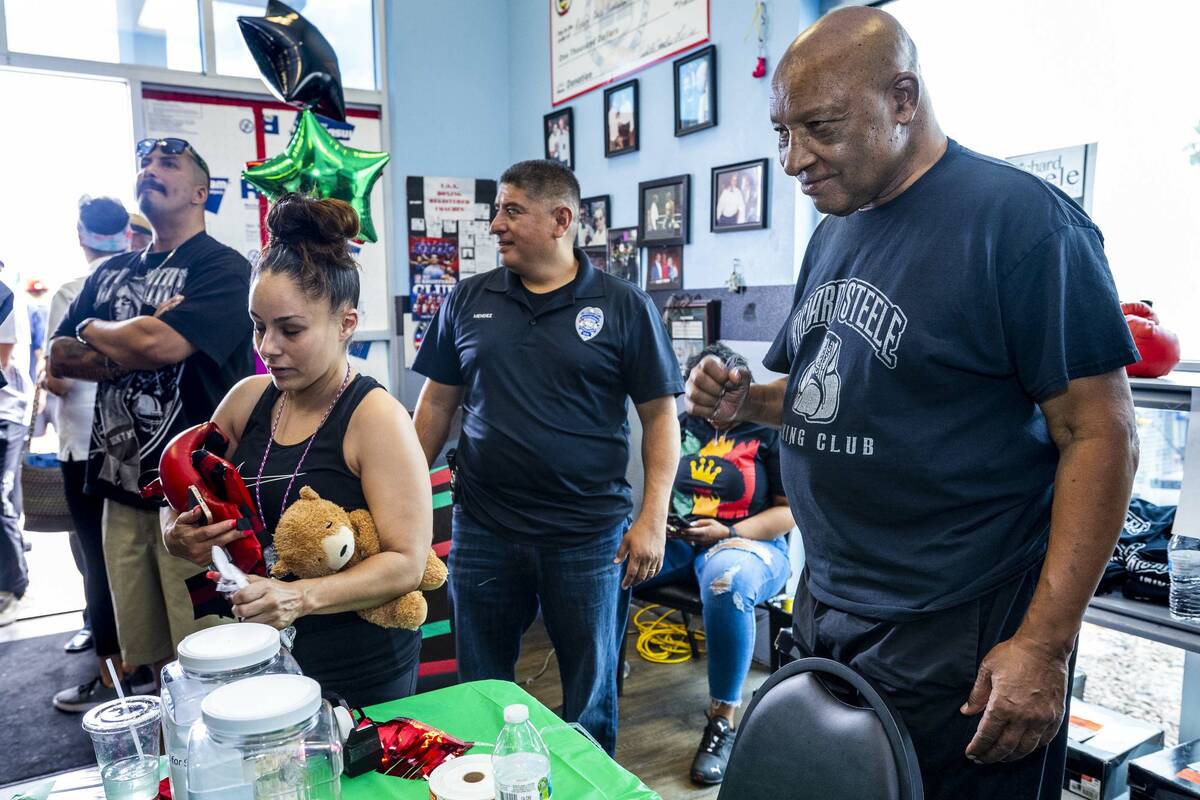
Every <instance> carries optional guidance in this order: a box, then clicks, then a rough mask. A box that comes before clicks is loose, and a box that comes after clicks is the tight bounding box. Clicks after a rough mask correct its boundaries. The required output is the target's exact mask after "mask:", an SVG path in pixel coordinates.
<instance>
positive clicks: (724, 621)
mask: <svg viewBox="0 0 1200 800" xmlns="http://www.w3.org/2000/svg"><path fill="white" fill-rule="evenodd" d="M788 571H789V562H788V552H787V540H786V539H785V538H784V537H782V536H781V537H779V538H778V539H775V540H774V541H770V542H760V541H757V540H754V539H743V538H742V537H740V536H735V537H734V538H732V539H726V540H725V541H722V542H718V543H717V544H715V545H712V546H710V547H705V548H701V547H697V546H696V545H692V544H689V543H687V542H685V541H683V540H682V539H668V540H667V549H666V553H665V554H664V556H663V567H662V571H661V572H659V573H658V575H656V576H655V577H654V578H652V579H650V580H648V581H646V582H645V583H643V584H642V586H644V587H646V588H650V587H653V586H663V585H665V584H670V583H684V582H688V583H690V582H691V581H692V580H693V579H694V580H695V581H697V582H698V583H699V586H700V597H701V599H702V600H703V601H704V636H705V642H706V643H707V646H708V659H707V660H708V693H709V696H710V697H711V698H712V699H713V700H715V701H717V702H719V703H728V704H729V705H733V706H736V705H740V704H741V701H742V685H743V684H744V683H745V682H746V673H747V672H748V671H749V669H750V659H751V657H752V656H753V655H754V606H756V605H757V604H758V603H761V602H762V601H763V600H766V599H767V598H768V597H771V596H772V595H775V594H778V593H779V592H780V591H781V590H782V589H783V586H784V584H785V583H786V582H787V578H788Z"/></svg>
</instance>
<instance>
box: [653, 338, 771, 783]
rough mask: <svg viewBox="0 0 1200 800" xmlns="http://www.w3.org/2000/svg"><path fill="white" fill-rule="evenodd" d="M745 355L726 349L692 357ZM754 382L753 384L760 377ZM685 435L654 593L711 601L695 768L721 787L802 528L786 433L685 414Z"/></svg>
mask: <svg viewBox="0 0 1200 800" xmlns="http://www.w3.org/2000/svg"><path fill="white" fill-rule="evenodd" d="M709 355H713V356H716V357H717V358H719V359H721V360H722V361H727V360H728V359H729V358H731V357H734V356H735V355H736V354H735V353H734V352H733V351H732V350H730V349H729V348H728V347H726V346H725V345H724V344H721V343H720V342H718V343H716V344H713V345H709V346H708V347H706V348H704V350H703V351H701V352H700V353H698V354H697V355H695V356H693V357H692V358H691V359H689V360H688V364H687V373H689V374H690V373H691V371H692V368H693V367H695V366H696V364H698V363H699V362H700V360H701V359H702V358H704V357H705V356H709ZM752 379H753V378H752ZM679 429H680V433H681V437H682V442H681V446H680V460H679V470H678V471H677V472H676V474H675V486H674V491H673V496H672V508H671V512H672V513H673V514H674V515H676V516H677V517H681V518H683V520H684V521H685V522H686V523H687V524H686V525H685V526H684V527H681V528H679V529H678V530H677V531H676V530H672V531H670V532H669V533H668V538H667V547H666V553H665V555H664V557H663V566H662V571H661V572H660V573H659V574H658V575H657V576H656V577H654V578H652V579H650V580H649V581H646V582H645V583H643V584H642V587H644V588H648V587H653V586H661V585H664V584H669V583H677V582H683V581H690V580H691V578H692V576H693V575H694V576H695V578H696V580H697V581H698V582H699V585H700V596H701V598H702V599H703V601H704V635H705V641H706V642H707V644H708V693H709V697H710V700H709V706H708V724H707V725H706V726H705V728H704V735H703V737H702V738H701V740H700V747H699V749H698V750H697V751H696V758H695V760H694V761H692V770H691V776H692V780H693V781H695V782H697V783H704V784H713V783H720V782H721V780H722V779H723V778H724V777H725V765H726V764H727V763H728V761H729V752H730V750H731V749H732V747H733V738H734V726H733V717H734V711H735V709H736V708H737V707H738V706H739V705H741V701H742V685H743V683H745V680H746V673H747V672H748V671H749V669H750V658H751V656H752V655H753V653H754V606H755V605H757V604H758V603H760V602H762V601H763V600H766V599H767V598H769V597H771V596H773V595H775V594H778V593H779V592H780V591H781V590H782V589H783V586H784V583H785V582H786V581H787V578H788V572H789V562H788V552H787V544H786V541H785V539H784V538H783V537H784V534H786V533H787V532H788V531H789V530H791V529H792V526H793V525H794V524H795V523H794V522H793V520H792V512H791V509H790V508H788V505H787V499H786V498H785V497H784V496H783V485H782V481H781V479H780V474H779V432H778V431H776V430H774V429H772V428H768V427H765V426H762V425H756V424H753V423H749V422H743V423H738V424H736V425H733V426H732V427H730V426H728V425H723V426H719V427H718V426H714V425H713V423H711V422H709V421H708V420H706V419H701V418H700V417H693V416H691V415H689V414H680V416H679Z"/></svg>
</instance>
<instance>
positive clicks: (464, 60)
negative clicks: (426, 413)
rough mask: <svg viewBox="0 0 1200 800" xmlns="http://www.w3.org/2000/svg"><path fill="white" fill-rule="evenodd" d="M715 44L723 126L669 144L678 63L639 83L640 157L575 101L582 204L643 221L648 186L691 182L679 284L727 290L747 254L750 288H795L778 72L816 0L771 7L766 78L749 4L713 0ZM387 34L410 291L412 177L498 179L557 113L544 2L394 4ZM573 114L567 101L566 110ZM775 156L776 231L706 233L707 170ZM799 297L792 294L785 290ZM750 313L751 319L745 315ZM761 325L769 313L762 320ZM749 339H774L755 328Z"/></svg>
mask: <svg viewBox="0 0 1200 800" xmlns="http://www.w3.org/2000/svg"><path fill="white" fill-rule="evenodd" d="M710 2H711V6H710V8H711V38H712V43H714V44H715V45H716V46H717V80H718V88H717V91H718V125H717V126H716V127H715V128H710V129H708V130H705V131H700V132H699V133H695V134H692V135H690V136H683V137H680V138H676V137H675V136H674V121H673V110H672V108H673V102H674V79H673V71H672V67H671V60H670V59H669V60H667V61H664V62H662V63H660V64H656V65H654V66H652V67H649V68H647V69H645V70H642V71H641V72H638V73H636V74H635V75H633V76H631V77H635V78H637V79H638V81H639V95H640V96H639V101H640V102H639V105H640V109H639V110H640V120H639V122H640V124H641V137H642V139H641V149H640V150H639V151H638V152H636V153H632V154H628V155H623V156H618V157H616V158H611V159H606V158H605V157H604V143H603V131H602V117H603V109H602V105H603V95H604V92H603V89H600V88H598V89H595V90H593V91H591V92H589V93H587V94H585V95H583V96H581V97H578V98H576V99H574V100H572V101H570V103H568V104H566V105H568V106H570V107H572V108H574V109H575V136H576V139H575V159H576V164H577V166H576V175H577V176H578V177H579V181H580V184H581V185H582V187H583V193H584V195H585V196H588V195H597V194H608V195H610V196H611V197H612V204H613V205H612V210H613V219H612V220H611V224H612V225H613V226H614V227H622V226H627V225H634V224H636V221H637V185H638V182H639V181H645V180H651V179H654V178H661V177H665V176H668V175H678V174H682V173H688V174H690V175H691V176H692V209H691V219H690V225H691V229H692V236H691V243H690V244H689V245H688V246H687V249H686V250H685V252H684V288H685V289H699V288H709V287H719V286H721V285H722V284H723V283H724V281H725V279H726V277H728V275H729V273H730V270H731V269H732V266H733V259H734V258H735V257H737V258H740V259H741V261H742V271H743V274H744V276H745V277H746V280H747V282H748V283H749V284H750V285H752V286H772V285H782V284H786V285H790V284H793V283H794V281H795V268H796V265H797V264H798V258H797V251H799V252H803V247H804V245H805V243H806V242H807V240H808V234H809V232H810V231H811V229H812V226H813V224H814V221H815V215H814V213H813V212H812V206H811V204H810V203H808V202H807V201H805V200H803V199H802V200H801V205H800V206H797V205H796V189H795V181H793V180H791V179H790V178H788V177H787V176H786V175H784V174H783V171H782V169H781V168H780V167H779V164H778V161H777V160H776V158H775V156H776V153H775V136H774V132H773V131H772V130H771V125H770V120H769V111H768V97H769V92H770V81H769V76H770V73H771V71H772V70H773V69H774V66H775V60H776V59H778V58H779V56H780V54H782V52H783V50H784V49H785V48H786V47H787V45H788V43H789V42H791V40H792V39H793V38H794V37H795V36H796V34H797V33H799V32H800V31H802V30H803V29H804V28H806V27H808V25H809V24H811V23H812V22H813V21H814V20H816V18H817V16H818V11H817V8H818V0H768V9H769V13H770V27H769V32H768V34H769V37H768V42H767V58H768V61H767V70H768V77H766V78H763V79H755V78H752V77H750V72H751V70H752V69H753V67H754V60H755V58H756V56H757V41H756V40H755V38H754V37H753V35H748V34H749V31H750V21H751V16H752V14H753V3H752V2H750V0H710ZM385 8H386V18H385V20H384V30H385V35H386V47H387V51H388V75H387V79H388V83H387V114H388V123H389V127H390V137H389V142H388V149H389V150H390V152H391V154H392V162H391V165H390V166H389V167H388V169H389V170H390V171H391V174H392V181H393V185H394V191H395V197H394V201H393V204H392V209H391V223H392V227H391V230H392V231H393V232H394V234H393V237H394V238H393V246H392V256H393V259H392V260H393V270H394V272H393V278H394V279H393V282H392V286H393V289H394V291H395V292H396V293H397V294H407V292H408V262H407V253H406V248H405V245H404V243H405V241H406V237H407V225H408V223H407V217H406V215H405V208H406V205H405V201H406V198H405V194H404V178H405V177H406V176H408V175H447V176H461V177H475V178H485V177H495V178H498V177H499V176H500V173H501V172H502V171H503V170H504V168H505V167H507V166H508V165H509V164H512V163H513V162H516V161H520V160H522V159H526V158H541V157H542V156H543V153H544V145H543V141H542V117H543V115H544V114H546V113H548V112H549V111H551V110H553V108H552V106H551V105H550V44H549V14H550V3H549V0H458V2H456V3H453V4H449V3H443V2H441V0H389V2H388V3H386V6H385ZM561 107H565V106H560V108H561ZM753 158H768V159H770V170H771V171H770V178H769V186H770V208H769V214H770V217H769V220H770V227H769V228H767V229H766V230H761V231H743V232H739V233H726V234H720V235H716V234H713V233H711V232H710V231H709V229H708V227H709V221H708V215H709V202H710V198H709V193H710V180H711V178H710V175H711V173H710V171H711V169H712V167H714V166H719V165H722V164H730V163H734V162H738V161H746V160H749V159H753ZM789 297H790V294H789ZM750 319H751V318H749V317H747V320H750ZM760 319H761V318H760ZM758 327H761V328H762V330H761V331H758V332H757V333H758V335H757V336H755V337H754V338H755V339H757V340H770V339H772V338H774V335H775V333H776V331H775V330H768V328H769V327H773V326H771V325H767V324H760V325H758ZM420 385H421V380H420V378H419V377H418V376H415V375H413V374H412V373H408V372H407V371H405V374H404V375H402V376H401V392H402V396H403V399H404V401H405V402H406V403H409V404H410V407H412V406H411V403H412V402H414V401H415V393H416V391H417V390H418V389H419V388H420Z"/></svg>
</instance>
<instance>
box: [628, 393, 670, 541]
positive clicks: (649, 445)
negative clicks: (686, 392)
mask: <svg viewBox="0 0 1200 800" xmlns="http://www.w3.org/2000/svg"><path fill="white" fill-rule="evenodd" d="M647 407H649V404H647ZM638 410H639V412H641V411H642V410H643V407H641V406H639V408H638ZM641 421H642V465H643V470H644V475H643V481H644V483H643V484H642V514H643V515H646V514H649V515H650V516H649V518H650V519H651V520H654V521H655V527H656V528H661V529H662V530H666V525H667V510H668V508H669V507H670V504H671V487H672V486H673V485H674V482H675V470H676V468H677V467H678V466H679V420H678V418H676V416H675V399H674V398H673V397H668V398H664V402H663V408H662V409H659V413H654V414H643V415H642V417H641Z"/></svg>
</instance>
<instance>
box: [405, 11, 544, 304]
mask: <svg viewBox="0 0 1200 800" xmlns="http://www.w3.org/2000/svg"><path fill="white" fill-rule="evenodd" d="M519 1H520V2H531V0H519ZM385 8H386V19H385V21H384V24H385V28H384V29H385V31H386V37H387V38H386V40H385V41H386V46H387V55H388V59H387V61H388V75H387V113H388V124H389V126H390V131H389V133H390V139H391V140H390V142H389V150H390V152H391V154H392V161H391V163H390V164H389V165H388V169H389V170H390V171H391V173H392V182H393V186H394V187H395V188H394V191H395V193H396V195H395V199H394V202H393V204H392V205H393V207H392V215H391V216H392V220H391V222H392V227H391V230H392V231H394V233H393V247H392V253H393V269H394V272H393V276H394V278H395V280H394V281H393V282H392V286H393V289H394V291H395V292H396V293H397V294H403V293H406V292H407V291H408V257H407V246H406V244H405V242H406V241H407V237H408V218H407V216H406V214H405V208H406V206H405V195H404V179H405V178H406V177H407V176H409V175H438V176H447V177H465V178H483V177H493V176H496V177H498V176H499V174H500V170H502V169H504V166H505V165H506V164H507V163H508V161H509V155H510V143H509V138H508V129H509V123H508V118H509V76H508V50H509V46H510V45H509V26H508V17H509V13H508V5H507V3H504V2H496V0H456V2H455V3H453V4H450V3H443V2H441V0H389V2H388V3H386V4H385Z"/></svg>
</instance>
